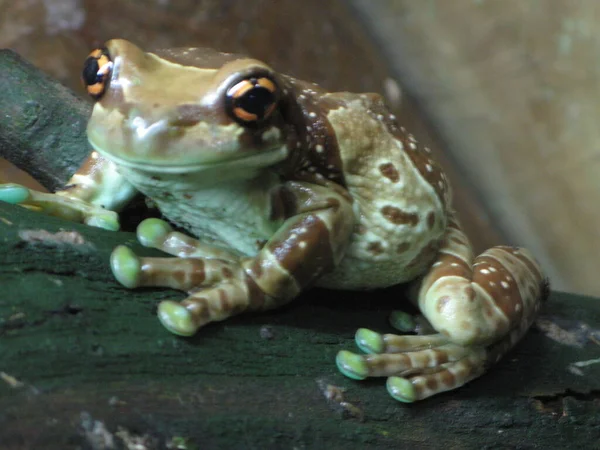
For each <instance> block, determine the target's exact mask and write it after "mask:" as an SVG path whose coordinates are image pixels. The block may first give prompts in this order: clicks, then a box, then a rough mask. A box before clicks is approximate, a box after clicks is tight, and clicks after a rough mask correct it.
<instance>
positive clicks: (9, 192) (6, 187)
mask: <svg viewBox="0 0 600 450" xmlns="http://www.w3.org/2000/svg"><path fill="white" fill-rule="evenodd" d="M30 196H31V195H30V192H29V189H27V188H26V187H25V186H21V185H20V184H13V183H7V184H2V185H0V201H3V202H6V203H12V204H13V205H16V204H19V203H23V202H25V201H26V200H27V199H29V197H30Z"/></svg>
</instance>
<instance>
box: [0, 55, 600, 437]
mask: <svg viewBox="0 0 600 450" xmlns="http://www.w3.org/2000/svg"><path fill="white" fill-rule="evenodd" d="M10 57H11V58H12V57H13V56H10ZM2 73H3V76H2V77H0V85H1V86H6V85H5V83H7V81H6V77H4V72H2ZM13 81H14V80H13ZM50 82H51V81H49V83H50ZM13 84H14V83H12V82H11V84H10V85H11V86H13ZM17 84H18V83H17ZM11 89H12V88H11ZM30 89H31V87H29V88H27V89H25V88H23V90H22V91H21V92H17V91H14V92H12V91H11V90H9V89H6V88H5V89H3V92H4V94H3V96H0V108H2V112H3V117H4V118H6V117H7V116H11V118H10V120H1V121H0V143H1V146H0V149H1V150H2V152H3V155H4V156H6V157H8V158H9V159H13V158H11V156H14V157H19V155H20V153H22V152H23V150H24V149H27V148H29V147H30V139H38V140H39V139H41V140H42V143H45V142H49V143H51V144H52V147H53V146H55V145H60V146H65V147H64V148H65V150H64V155H65V160H66V161H67V162H59V161H55V160H54V159H52V158H47V157H45V153H44V152H41V154H35V155H33V156H32V159H31V160H29V161H25V163H24V165H25V167H24V168H26V169H29V170H31V168H32V165H36V164H38V163H39V164H40V166H41V167H43V170H41V171H40V172H39V173H36V175H37V176H38V177H41V178H43V179H44V181H45V184H46V185H47V187H49V188H54V187H56V185H58V184H61V183H62V182H64V180H65V179H66V178H67V177H68V175H69V174H70V173H71V172H72V169H73V168H74V167H75V166H77V165H78V164H79V161H80V159H81V158H82V157H83V156H84V155H85V154H86V153H87V144H86V143H85V138H84V136H83V129H84V128H83V127H84V125H83V122H81V121H80V119H79V118H78V117H81V116H80V114H79V113H78V112H77V108H83V109H85V108H86V107H85V106H82V104H78V103H77V102H76V101H74V100H73V99H70V100H69V102H73V103H74V104H75V105H78V106H74V107H73V108H75V109H74V110H68V109H64V108H60V109H57V110H55V111H49V110H47V109H46V106H40V105H41V104H42V103H44V105H45V102H42V101H41V100H42V98H41V97H39V96H41V95H43V96H52V95H55V96H59V97H60V96H64V95H67V96H69V95H71V94H68V93H65V92H64V91H63V92H61V91H60V89H58V90H56V89H49V90H48V92H45V93H44V92H42V93H40V92H37V91H36V92H33V91H31V90H30ZM23 98H29V99H30V100H28V101H23ZM63 98H64V97H63ZM36 99H39V100H36ZM57 101H62V100H60V99H58V100H57ZM28 105H29V106H28ZM28 108H31V110H28ZM33 111H35V113H34V112H33ZM73 111H75V112H73ZM63 114H64V116H63V117H62V118H61V117H58V116H61V115H63ZM81 114H83V113H81ZM69 116H70V117H71V119H66V118H65V117H69ZM8 122H11V123H12V125H11V124H10V123H8ZM71 128H72V133H71V132H68V131H64V130H65V129H67V130H68V129H71ZM63 131H64V132H63ZM48 145H50V144H48ZM42 147H43V145H42ZM13 161H14V159H13ZM123 243H125V244H127V245H129V246H131V247H132V248H133V249H134V250H135V251H136V252H137V253H138V254H142V255H152V254H154V255H156V254H158V253H159V252H157V251H153V250H148V249H144V248H142V247H141V246H139V245H138V244H137V243H136V242H135V236H134V235H133V234H132V233H127V232H114V233H113V232H109V231H105V230H100V229H94V228H90V227H86V226H83V225H79V224H73V223H70V222H66V221H63V220H60V219H57V218H53V217H48V216H44V215H41V214H38V213H35V212H32V211H29V210H26V209H24V208H21V207H18V206H12V205H7V204H0V286H1V287H2V293H0V448H2V449H30V448H36V449H37V448H44V449H55V448H56V449H69V448H85V449H87V448H89V449H111V448H133V444H134V443H135V442H138V443H140V445H142V444H143V445H144V446H145V447H138V448H147V449H163V448H190V449H191V448H202V449H210V448H328V449H330V448H364V449H370V448H425V449H427V448H431V449H435V448H440V447H442V446H444V447H450V448H461V449H470V448H477V449H479V448H482V447H486V448H545V449H548V448H569V447H570V448H577V447H579V448H600V447H599V446H598V442H599V441H600V420H599V419H600V364H598V362H599V361H598V360H597V359H598V358H599V356H600V352H599V347H598V342H599V340H600V336H599V334H598V331H597V329H598V328H599V324H600V303H599V301H598V300H597V299H592V298H586V297H581V296H576V295H572V294H564V293H559V292H555V293H553V294H552V296H551V298H550V300H549V301H548V303H547V305H546V307H545V310H544V311H543V314H544V316H545V318H544V320H541V321H538V324H539V327H538V329H537V330H534V331H532V332H530V333H529V334H528V335H527V336H526V337H525V338H524V340H523V342H522V343H521V344H519V346H518V347H517V348H516V349H515V350H514V351H513V352H512V353H510V354H509V355H508V356H507V357H506V358H505V359H504V360H503V361H501V362H500V363H499V364H498V365H497V366H494V367H493V368H492V369H491V370H490V372H489V373H488V374H486V375H484V376H483V377H481V378H480V379H478V380H476V381H473V382H472V383H470V384H469V385H467V386H465V387H463V388H461V389H459V390H457V391H454V392H450V393H447V394H444V395H439V396H437V397H434V398H432V399H429V400H426V401H423V402H420V403H417V404H412V405H404V404H400V403H397V402H395V401H394V400H392V399H391V398H390V397H389V396H388V394H387V393H386V392H385V388H384V381H383V380H369V381H366V382H355V381H352V380H349V379H347V378H344V377H343V376H342V375H340V374H339V373H338V372H337V370H336V368H335V364H334V358H335V354H336V353H337V351H338V350H340V349H342V348H346V349H352V348H353V347H354V345H353V342H352V336H353V334H354V331H355V330H356V329H357V328H359V327H369V328H372V329H375V330H378V331H382V332H391V331H392V330H391V328H390V327H389V325H387V323H386V319H387V315H388V313H389V312H390V311H391V310H392V309H395V308H398V307H399V306H401V305H402V304H405V302H404V299H403V298H402V296H401V294H400V293H399V291H398V290H397V289H389V290H383V291H377V292H370V293H350V292H336V293H332V292H327V291H322V290H312V291H309V292H307V293H306V294H304V295H303V296H302V298H300V299H298V300H297V301H295V302H293V303H292V304H291V305H289V306H288V307H286V308H282V309H279V310H277V311H272V312H269V313H266V314H255V315H245V316H240V317H238V318H234V319H232V320H228V321H226V322H223V323H218V324H212V325H209V326H207V327H205V328H204V329H202V330H200V333H199V334H198V335H197V336H196V337H194V338H186V339H184V338H178V337H176V336H173V335H171V334H169V333H168V332H167V331H165V330H164V329H163V328H162V327H161V326H160V324H159V323H158V321H157V320H156V318H155V304H156V303H157V302H158V301H160V300H162V299H167V298H174V299H181V298H183V297H184V295H183V294H182V293H179V292H175V291H170V290H167V289H136V290H128V289H125V288H123V287H121V286H119V285H118V284H117V283H116V281H115V280H114V279H113V277H112V275H111V274H110V270H109V266H108V260H109V254H110V252H111V251H112V249H113V248H114V246H116V245H118V244H123ZM594 359H596V363H594ZM578 361H583V363H580V364H577V362H578ZM337 388H339V389H341V390H344V392H343V393H342V392H341V395H342V396H343V400H342V399H340V398H339V397H336V396H335V394H336V392H340V391H337ZM328 397H334V398H331V399H328ZM136 440H137V441H136ZM128 446H129V447H128ZM594 446H596V447H594Z"/></svg>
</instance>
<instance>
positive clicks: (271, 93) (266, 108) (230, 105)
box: [226, 76, 279, 125]
mask: <svg viewBox="0 0 600 450" xmlns="http://www.w3.org/2000/svg"><path fill="white" fill-rule="evenodd" d="M278 94H279V90H278V88H277V85H276V84H275V82H274V81H273V80H271V79H270V78H268V77H266V76H259V77H251V78H246V79H244V80H242V81H238V82H237V83H235V84H234V85H233V86H231V87H230V88H229V89H228V90H227V99H226V107H227V113H228V114H229V115H230V116H231V117H232V118H233V119H234V120H236V121H237V122H240V123H242V124H243V125H258V124H260V123H261V122H263V121H265V120H266V119H268V118H269V117H270V116H271V114H273V111H275V108H276V106H277V100H278V97H279V95H278Z"/></svg>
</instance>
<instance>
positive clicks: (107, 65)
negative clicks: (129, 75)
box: [81, 48, 113, 100]
mask: <svg viewBox="0 0 600 450" xmlns="http://www.w3.org/2000/svg"><path fill="white" fill-rule="evenodd" d="M112 66H113V63H112V61H111V60H110V55H109V54H108V49H106V48H97V49H96V50H94V51H93V52H92V53H90V54H89V55H88V57H87V58H86V59H85V62H84V63H83V71H82V72H81V79H82V80H83V84H84V85H85V88H86V90H87V93H88V94H89V95H90V96H91V97H92V98H93V99H95V100H98V99H99V98H100V97H102V94H104V91H105V90H106V86H107V83H108V80H109V78H110V72H111V70H112Z"/></svg>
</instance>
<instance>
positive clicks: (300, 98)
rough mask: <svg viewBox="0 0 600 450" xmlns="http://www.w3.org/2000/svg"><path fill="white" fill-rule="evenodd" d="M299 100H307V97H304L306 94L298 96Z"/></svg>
mask: <svg viewBox="0 0 600 450" xmlns="http://www.w3.org/2000/svg"><path fill="white" fill-rule="evenodd" d="M298 100H306V95H304V94H300V95H299V96H298Z"/></svg>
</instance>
